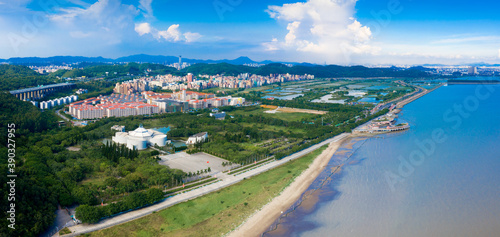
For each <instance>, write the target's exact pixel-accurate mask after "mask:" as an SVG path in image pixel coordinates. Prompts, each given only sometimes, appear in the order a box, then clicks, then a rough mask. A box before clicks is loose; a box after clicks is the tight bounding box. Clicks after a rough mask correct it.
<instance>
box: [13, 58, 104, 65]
mask: <svg viewBox="0 0 500 237" xmlns="http://www.w3.org/2000/svg"><path fill="white" fill-rule="evenodd" d="M4 62H7V63H9V64H14V65H32V66H36V65H65V64H74V63H81V62H91V63H112V62H113V60H112V59H107V58H103V57H82V56H54V57H48V58H39V57H27V58H9V59H7V60H4Z"/></svg>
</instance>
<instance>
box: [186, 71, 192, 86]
mask: <svg viewBox="0 0 500 237" xmlns="http://www.w3.org/2000/svg"><path fill="white" fill-rule="evenodd" d="M187 81H188V83H189V84H190V83H191V82H193V74H192V73H188V74H187Z"/></svg>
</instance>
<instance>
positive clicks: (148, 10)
mask: <svg viewBox="0 0 500 237" xmlns="http://www.w3.org/2000/svg"><path fill="white" fill-rule="evenodd" d="M151 3H153V0H140V1H139V9H141V10H142V11H144V13H143V14H144V16H145V17H146V18H154V15H153V7H152V6H151Z"/></svg>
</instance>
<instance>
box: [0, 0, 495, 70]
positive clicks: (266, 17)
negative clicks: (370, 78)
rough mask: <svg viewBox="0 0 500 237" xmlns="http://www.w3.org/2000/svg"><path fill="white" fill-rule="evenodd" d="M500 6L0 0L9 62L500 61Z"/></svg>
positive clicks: (316, 0)
mask: <svg viewBox="0 0 500 237" xmlns="http://www.w3.org/2000/svg"><path fill="white" fill-rule="evenodd" d="M499 7H500V3H498V2H492V1H484V0H480V1H475V2H474V3H473V4H472V3H471V2H470V1H454V2H453V3H450V2H449V1H443V0H436V1H430V0H420V1H412V0H401V1H397V0H383V1H382V0H359V1H356V0H304V1H283V0H273V1H261V0H255V1H245V0H231V1H229V0H211V1H194V0H191V1H190V0H186V1H153V0H99V1H95V0H93V1H87V0H53V1H49V0H39V1H37V0H35V1H31V0H20V1H7V0H0V35H2V37H0V58H3V59H6V58H11V57H50V56H56V55H70V56H86V57H99V56H102V57H106V58H118V57H123V56H128V55H133V54H150V55H168V56H175V55H183V57H186V58H193V59H214V60H220V59H234V58H237V57H240V56H248V57H250V58H251V59H253V60H254V61H264V60H272V61H285V62H298V63H301V62H308V63H317V64H323V63H327V64H340V65H353V64H363V65H368V64H371V65H376V64H426V63H429V64H467V63H479V62H484V63H500V28H499V27H498V26H499V25H500V24H499V23H500V15H498V14H497V12H496V11H497V9H499Z"/></svg>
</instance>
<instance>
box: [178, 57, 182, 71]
mask: <svg viewBox="0 0 500 237" xmlns="http://www.w3.org/2000/svg"><path fill="white" fill-rule="evenodd" d="M181 69H182V55H179V66H178V68H177V70H181Z"/></svg>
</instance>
